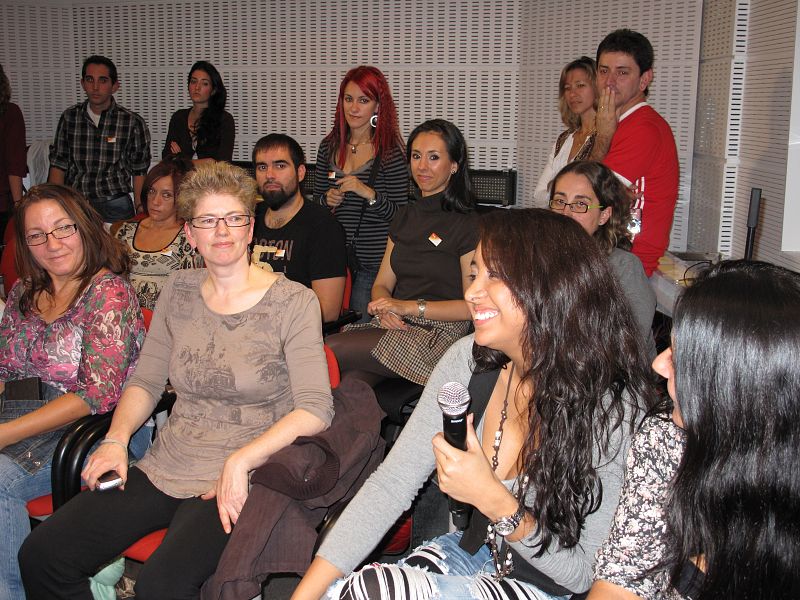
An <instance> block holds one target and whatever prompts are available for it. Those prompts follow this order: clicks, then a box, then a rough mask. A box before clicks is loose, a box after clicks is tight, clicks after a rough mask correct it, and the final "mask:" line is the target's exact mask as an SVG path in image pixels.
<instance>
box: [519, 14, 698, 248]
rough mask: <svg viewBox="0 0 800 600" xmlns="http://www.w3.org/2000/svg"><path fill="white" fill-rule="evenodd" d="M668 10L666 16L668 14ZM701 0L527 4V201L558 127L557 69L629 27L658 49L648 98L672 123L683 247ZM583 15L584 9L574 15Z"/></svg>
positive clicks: (675, 236) (523, 80)
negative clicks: (679, 178) (618, 31)
mask: <svg viewBox="0 0 800 600" xmlns="http://www.w3.org/2000/svg"><path fill="white" fill-rule="evenodd" d="M667 14H668V15H669V18H665V15H667ZM701 14H702V11H701V2H700V1H699V0H698V1H691V0H676V1H672V2H666V3H665V2H641V1H636V0H622V1H618V2H603V3H598V2H596V1H588V0H575V1H573V2H568V3H565V2H560V1H558V0H543V1H539V2H526V3H524V4H523V8H522V22H523V31H525V32H528V31H531V32H535V33H534V34H530V35H528V34H523V37H522V40H521V48H522V56H521V73H520V118H521V121H520V128H519V168H520V172H521V182H520V183H521V193H520V200H521V203H522V204H527V205H532V202H531V199H530V195H531V193H532V191H533V188H534V187H535V186H536V182H537V180H538V177H539V173H540V172H541V169H542V167H543V166H544V163H545V161H546V158H547V155H548V153H549V152H550V150H551V148H552V145H553V143H554V142H555V139H556V137H557V136H558V134H559V132H560V131H562V130H563V124H562V123H561V120H560V117H559V114H558V76H559V73H560V71H561V68H562V67H563V65H565V64H566V63H567V62H569V61H570V60H573V59H575V58H578V57H579V56H581V55H587V56H590V57H594V56H595V53H596V50H597V45H598V43H599V42H600V40H602V38H603V36H605V34H607V33H608V32H609V31H611V30H613V29H616V28H618V27H623V26H624V27H629V28H631V29H634V30H636V31H640V32H642V33H643V34H644V35H646V36H647V37H648V39H649V40H650V42H651V43H652V44H653V48H654V50H655V55H656V56H655V57H656V62H655V69H654V71H655V81H654V83H653V85H651V88H650V102H651V104H652V105H653V106H654V107H655V109H656V110H658V111H659V112H660V113H661V114H662V115H663V116H664V117H665V118H666V119H667V121H668V122H669V123H670V125H671V126H672V130H673V133H674V134H675V142H676V144H677V146H678V153H679V159H680V167H681V180H680V190H679V200H678V207H677V209H676V211H675V222H674V224H673V227H672V240H671V244H670V247H671V248H673V249H684V248H685V246H686V235H687V231H688V216H689V211H688V207H689V196H690V186H691V181H692V177H691V172H692V147H693V145H694V141H693V140H694V111H695V96H696V92H697V60H698V56H699V49H700V23H701V20H700V19H701ZM576 15H580V17H579V18H578V17H576Z"/></svg>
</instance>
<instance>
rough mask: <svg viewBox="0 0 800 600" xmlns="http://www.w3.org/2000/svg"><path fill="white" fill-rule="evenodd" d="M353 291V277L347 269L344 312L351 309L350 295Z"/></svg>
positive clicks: (343, 301) (343, 299)
mask: <svg viewBox="0 0 800 600" xmlns="http://www.w3.org/2000/svg"><path fill="white" fill-rule="evenodd" d="M352 291H353V275H352V273H350V269H349V268H348V269H347V275H346V276H345V278H344V297H343V298H342V310H343V311H344V310H347V309H348V308H350V293H351V292H352Z"/></svg>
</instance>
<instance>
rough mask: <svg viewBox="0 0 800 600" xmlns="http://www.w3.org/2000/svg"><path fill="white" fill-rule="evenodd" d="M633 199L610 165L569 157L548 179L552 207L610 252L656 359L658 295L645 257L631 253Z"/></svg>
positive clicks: (643, 333) (601, 247)
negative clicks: (655, 328) (630, 227)
mask: <svg viewBox="0 0 800 600" xmlns="http://www.w3.org/2000/svg"><path fill="white" fill-rule="evenodd" d="M631 199H632V196H631V193H630V191H629V190H628V188H626V187H625V186H624V185H623V184H622V182H621V181H620V180H619V178H617V176H616V175H615V174H614V172H613V171H612V170H611V169H609V168H608V167H607V166H605V165H604V164H602V163H599V162H591V161H574V162H571V163H569V164H568V165H567V166H565V167H564V168H563V169H561V170H560V171H559V172H558V174H557V175H556V176H555V178H554V179H553V181H552V183H551V184H550V210H554V211H558V212H560V213H562V214H564V215H566V216H568V217H569V218H570V219H573V220H575V221H577V222H578V223H580V225H581V227H583V229H584V230H585V231H586V233H588V234H589V235H591V236H592V237H593V238H594V240H595V241H596V242H597V243H598V244H599V245H600V249H601V250H602V251H603V252H604V253H605V254H607V255H608V261H609V262H610V263H611V269H612V270H613V272H614V274H615V275H616V276H617V281H618V283H619V284H620V286H621V287H622V291H624V292H625V296H626V297H627V298H628V302H630V304H631V308H632V309H633V316H634V317H636V322H637V324H638V325H639V331H641V334H642V340H643V341H644V342H645V345H646V347H647V352H648V356H649V358H651V359H652V358H654V357H655V355H656V345H655V342H654V340H653V332H652V326H653V315H654V314H655V312H656V294H655V292H654V291H653V288H652V287H651V286H650V280H649V279H648V278H647V275H645V272H644V267H643V266H642V261H640V260H639V258H638V257H637V256H636V255H635V254H632V253H631V252H630V249H631V234H630V231H629V230H628V225H629V224H630V221H631V204H632V202H631Z"/></svg>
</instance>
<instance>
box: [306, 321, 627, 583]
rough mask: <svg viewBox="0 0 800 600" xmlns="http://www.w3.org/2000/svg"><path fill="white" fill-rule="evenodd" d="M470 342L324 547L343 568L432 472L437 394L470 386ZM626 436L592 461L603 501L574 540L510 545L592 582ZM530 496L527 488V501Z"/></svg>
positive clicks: (563, 579) (454, 352)
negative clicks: (448, 386)
mask: <svg viewBox="0 0 800 600" xmlns="http://www.w3.org/2000/svg"><path fill="white" fill-rule="evenodd" d="M472 343H473V336H471V335H469V336H467V337H465V338H462V339H461V340H459V341H458V342H456V343H455V344H453V345H452V346H451V347H450V349H449V350H448V351H447V353H446V354H445V355H444V357H443V358H442V360H441V361H439V364H438V365H437V366H436V368H435V369H434V370H433V373H432V374H431V377H430V379H429V380H428V385H427V386H426V387H425V391H424V392H423V394H422V398H421V399H420V401H419V404H418V405H417V407H416V409H415V410H414V414H413V415H412V416H411V418H410V419H409V421H408V423H407V424H406V426H405V428H404V429H403V433H402V434H401V436H400V438H399V439H398V440H397V442H396V444H395V446H394V448H393V449H392V451H391V453H390V454H389V456H388V457H386V460H384V461H383V463H382V464H381V466H380V467H378V469H377V470H376V471H375V472H374V473H373V474H372V476H371V477H370V478H369V479H368V480H367V482H366V483H365V484H364V486H363V487H362V488H361V490H360V491H359V492H358V494H357V495H356V497H355V498H354V499H353V500H352V501H351V502H350V504H349V505H348V506H347V508H346V509H345V511H344V512H343V513H342V515H341V517H340V518H339V520H338V522H337V523H336V526H335V527H334V528H333V530H332V531H331V532H330V534H329V535H328V537H327V538H326V539H325V541H324V542H323V544H322V546H321V547H320V549H319V553H318V554H319V556H322V557H323V558H325V559H326V560H327V561H328V562H330V563H332V564H333V565H335V566H336V567H337V568H338V569H339V570H341V571H342V572H343V573H346V574H347V573H350V572H351V571H353V569H355V568H356V567H357V566H358V565H359V564H360V563H361V562H362V561H363V560H364V558H366V556H367V555H368V554H369V553H370V552H371V551H372V549H373V548H374V547H375V546H376V545H377V544H378V542H379V541H380V540H381V538H382V537H383V535H384V534H385V533H386V531H387V530H388V529H389V527H391V526H392V524H393V523H394V522H395V520H396V519H397V518H398V517H399V516H400V515H401V514H402V513H403V511H405V510H406V509H408V508H409V507H410V506H411V503H412V501H413V500H414V498H415V497H416V495H417V493H418V491H419V489H420V488H421V487H422V485H423V484H424V483H425V481H427V480H428V478H429V477H430V475H431V473H432V472H433V470H434V468H435V465H436V461H435V459H434V455H433V450H432V446H431V439H432V438H433V436H434V435H435V434H436V433H437V432H439V431H441V430H442V412H441V410H440V409H439V405H438V404H437V402H436V396H437V394H438V391H439V389H440V388H441V387H442V385H444V384H445V383H447V382H448V381H458V382H460V383H462V384H463V385H464V386H467V385H468V384H469V380H470V377H471V376H472V367H473V366H474V364H473V361H472ZM478 435H479V436H480V427H479V430H478ZM629 438H630V436H629V428H628V427H625V428H624V430H623V428H620V429H618V430H617V431H616V432H615V433H614V436H613V439H612V443H611V447H612V448H613V449H615V450H614V452H612V455H611V456H605V457H599V458H598V459H597V461H596V463H595V464H599V465H601V466H599V467H598V474H599V476H600V479H601V481H602V484H603V503H602V505H601V506H600V508H599V509H598V510H597V511H595V512H594V513H592V514H591V515H589V516H588V517H586V521H585V525H584V529H583V531H582V533H581V537H580V543H579V544H578V545H577V546H575V547H573V548H569V549H559V548H558V547H557V543H553V544H551V546H550V549H549V550H548V551H547V552H545V553H544V554H543V555H542V556H541V557H539V558H534V557H533V554H535V553H536V547H535V544H536V543H537V541H538V536H534V535H531V536H529V537H527V538H524V539H522V540H520V541H519V542H515V543H514V544H512V547H513V548H514V549H515V550H516V551H517V552H519V554H520V555H521V556H523V557H526V559H527V560H528V562H530V564H532V565H533V566H534V567H536V568H537V569H539V570H540V571H541V572H542V573H544V574H545V575H547V576H549V577H550V578H552V579H553V580H554V581H555V582H556V583H557V584H559V585H561V586H563V587H565V588H567V589H569V590H572V591H574V592H582V591H585V590H587V589H589V586H590V585H591V582H592V568H593V565H594V555H595V551H596V550H597V548H598V547H599V546H600V544H601V543H602V542H603V540H604V539H605V538H606V536H607V535H608V532H609V529H610V527H611V519H612V517H613V515H614V511H615V510H616V508H617V502H618V501H619V494H620V488H621V485H622V478H623V467H624V460H625V455H626V454H627V449H628V445H629V442H630V439H629ZM617 450H618V451H617ZM533 494H534V492H532V491H529V492H528V504H529V505H530V501H531V499H532V496H533ZM512 577H513V575H512Z"/></svg>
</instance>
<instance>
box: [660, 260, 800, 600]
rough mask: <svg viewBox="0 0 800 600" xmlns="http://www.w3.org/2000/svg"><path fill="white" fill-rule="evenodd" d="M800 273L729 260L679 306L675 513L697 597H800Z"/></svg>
mask: <svg viewBox="0 0 800 600" xmlns="http://www.w3.org/2000/svg"><path fill="white" fill-rule="evenodd" d="M799 307H800V275H798V274H797V273H793V272H791V271H788V270H786V269H783V268H781V267H777V266H774V265H770V264H767V263H760V262H748V261H729V262H725V263H722V264H720V265H718V266H716V267H714V268H712V269H711V270H709V271H708V272H706V273H705V274H703V275H702V276H701V277H700V278H698V280H696V283H695V284H694V285H692V286H691V287H690V288H688V289H687V290H686V292H685V293H684V294H683V295H682V296H681V298H680V299H679V301H678V303H677V306H676V308H675V313H674V321H673V345H672V353H673V363H674V367H675V396H676V400H677V402H678V405H679V407H680V412H681V416H682V418H683V427H684V430H685V431H686V450H685V452H684V455H683V459H682V461H681V463H680V466H679V467H678V472H677V474H676V477H675V481H674V484H673V487H672V491H671V494H670V497H669V500H668V504H667V507H666V515H667V527H668V529H667V531H668V539H669V541H670V550H671V553H670V555H669V558H670V561H669V562H671V577H672V581H673V583H674V582H676V581H677V580H678V578H679V577H680V576H681V573H682V571H684V569H685V565H686V563H687V561H688V560H690V559H692V558H694V557H698V556H702V558H703V561H704V566H705V568H704V570H705V578H704V582H703V584H702V586H701V588H702V589H701V593H700V596H699V597H698V598H697V599H696V600H709V599H711V598H739V599H756V598H758V599H762V598H763V599H765V600H766V599H767V598H770V599H775V598H787V599H788V598H800V366H799V363H798V358H799V357H800V321H799V320H798V317H797V312H798V308H799Z"/></svg>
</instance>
